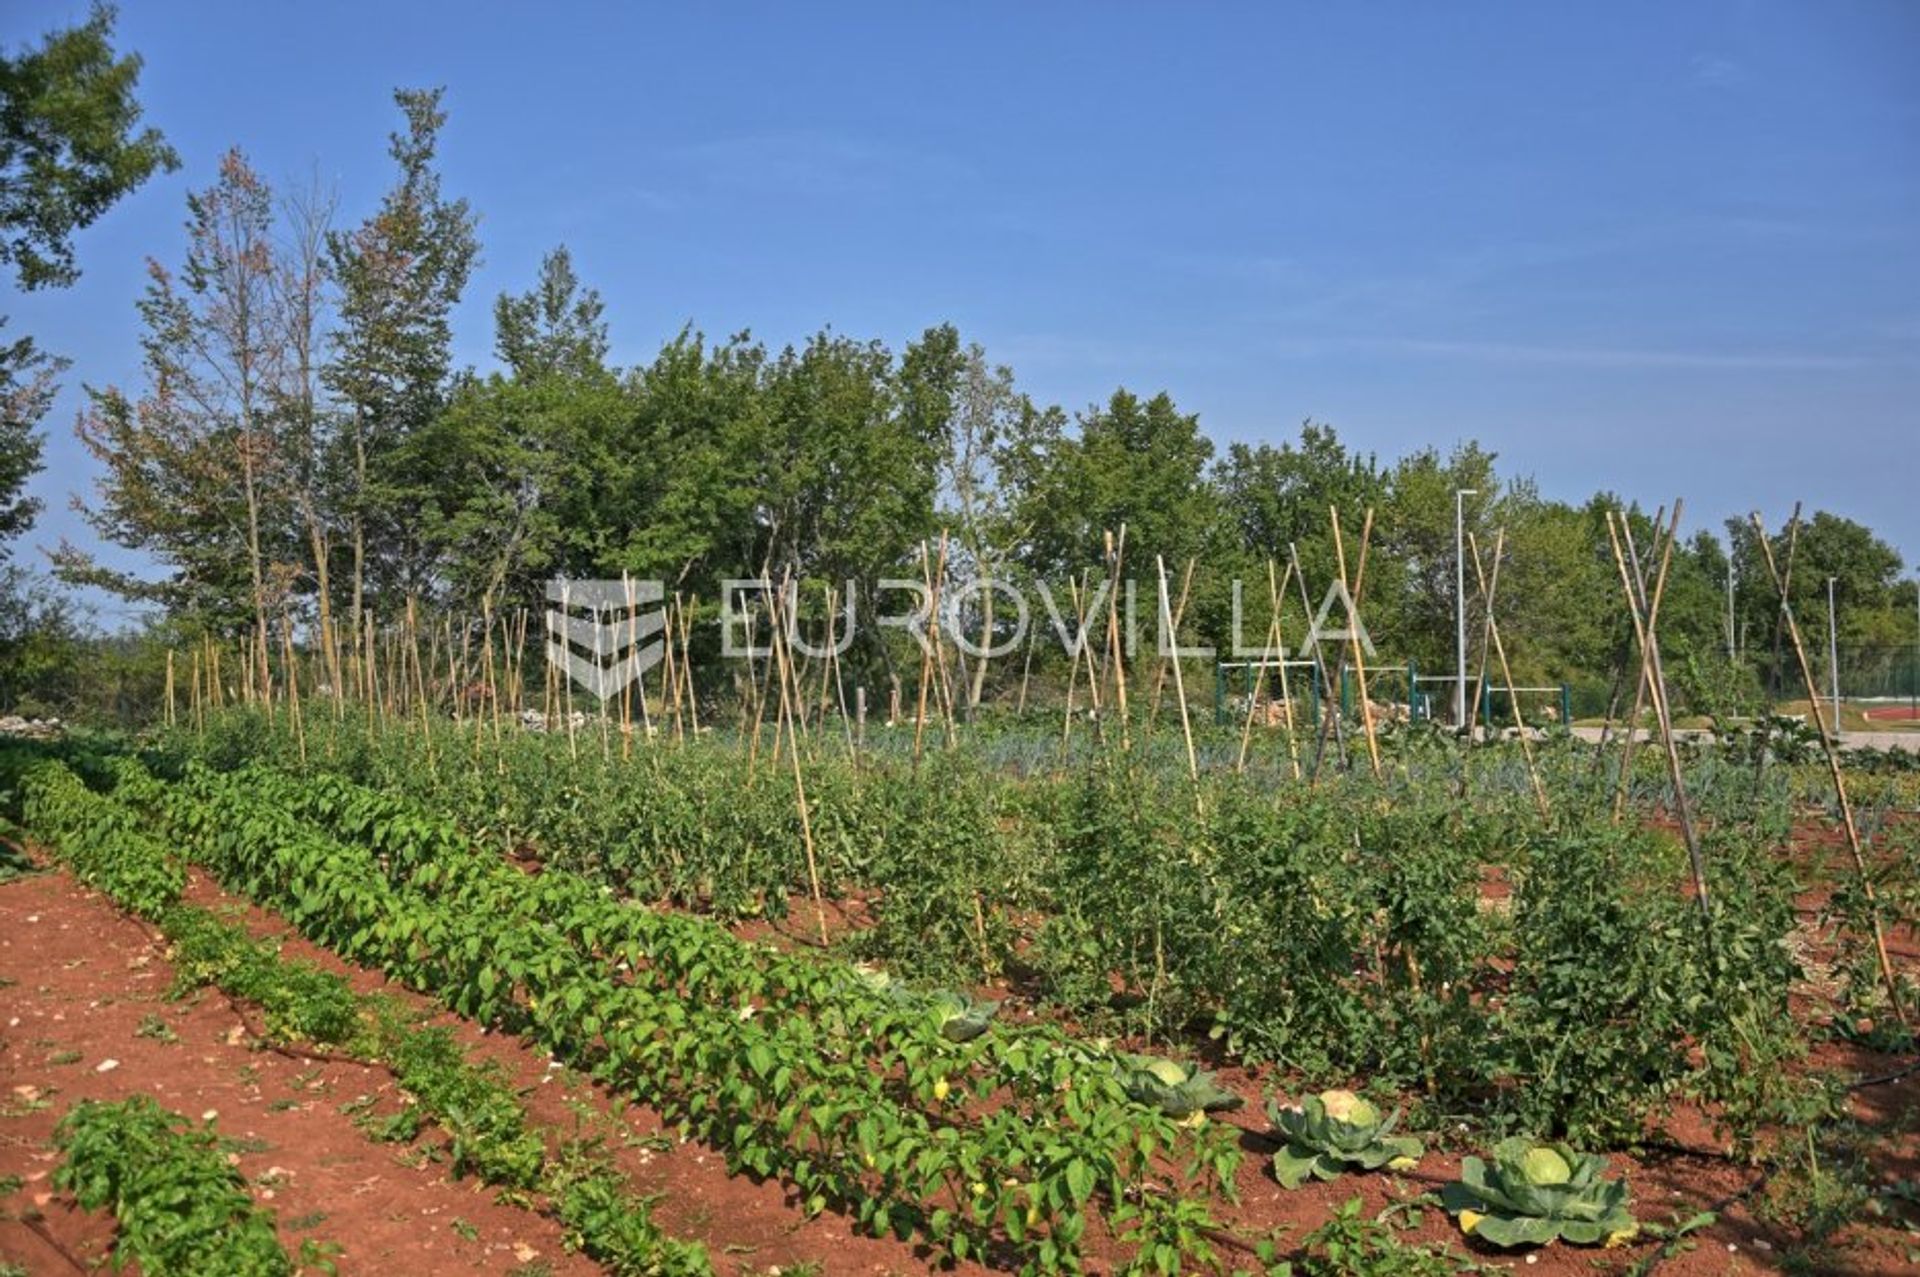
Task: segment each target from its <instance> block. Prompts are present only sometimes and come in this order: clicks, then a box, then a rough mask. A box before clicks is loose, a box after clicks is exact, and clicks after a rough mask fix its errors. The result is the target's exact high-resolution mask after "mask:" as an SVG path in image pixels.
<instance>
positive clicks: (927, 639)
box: [913, 532, 951, 771]
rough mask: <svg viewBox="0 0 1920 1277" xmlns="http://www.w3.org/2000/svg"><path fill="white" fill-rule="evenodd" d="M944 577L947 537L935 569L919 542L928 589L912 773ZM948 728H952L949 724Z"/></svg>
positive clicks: (917, 764) (924, 723)
mask: <svg viewBox="0 0 1920 1277" xmlns="http://www.w3.org/2000/svg"><path fill="white" fill-rule="evenodd" d="M946 574H947V534H946V533H945V532H942V533H941V534H940V562H939V565H938V566H937V567H936V566H934V564H933V561H932V558H931V556H930V554H929V553H928V549H927V543H926V542H925V541H922V542H921V543H920V579H921V581H922V582H923V583H924V584H925V585H926V587H927V626H926V632H925V633H923V634H922V635H921V636H920V689H919V691H918V693H917V694H916V696H915V706H914V711H913V770H915V771H918V770H920V746H921V739H922V737H923V736H924V735H925V732H926V726H927V684H928V683H929V682H930V681H933V679H934V677H935V676H934V662H935V656H936V653H938V652H939V650H940V582H941V580H942V579H943V578H944V577H945V576H946ZM949 727H951V725H949Z"/></svg>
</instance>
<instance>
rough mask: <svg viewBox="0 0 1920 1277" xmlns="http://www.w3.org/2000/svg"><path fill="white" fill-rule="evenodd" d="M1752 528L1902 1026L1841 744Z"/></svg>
mask: <svg viewBox="0 0 1920 1277" xmlns="http://www.w3.org/2000/svg"><path fill="white" fill-rule="evenodd" d="M1753 530H1754V531H1755V532H1756V533H1757V534H1758V535H1759V537H1760V549H1761V552H1762V554H1763V555H1764V557H1765V559H1766V562H1767V572H1768V573H1769V574H1770V575H1771V576H1772V577H1773V584H1774V587H1775V588H1776V589H1777V590H1779V591H1780V610H1781V614H1782V616H1784V617H1785V619H1786V626H1787V635H1788V637H1789V638H1790V639H1792V641H1793V654H1794V657H1795V659H1796V660H1797V661H1798V663H1799V666H1800V677H1801V680H1802V681H1803V682H1804V683H1805V684H1806V688H1807V701H1808V703H1809V704H1810V705H1811V706H1812V708H1813V723H1814V726H1815V727H1817V728H1819V729H1820V748H1821V749H1822V750H1824V751H1825V753H1826V755H1827V772H1828V774H1829V775H1830V776H1831V777H1832V779H1833V792H1834V795H1835V797H1837V798H1838V799H1839V800H1840V819H1841V823H1842V824H1844V825H1845V826H1846V830H1847V851H1848V853H1849V854H1850V855H1851V856H1852V857H1853V872H1854V885H1855V886H1856V887H1858V888H1859V890H1860V895H1861V898H1862V899H1864V900H1865V901H1866V902H1867V920H1868V923H1869V925H1870V926H1871V929H1872V931H1873V948H1874V954H1875V957H1876V958H1877V959H1878V961H1879V963H1880V978H1881V980H1882V981H1884V982H1885V984H1886V986H1887V1001H1888V1002H1889V1003H1890V1004H1891V1005H1892V1007H1893V1016H1894V1019H1896V1020H1898V1021H1899V1022H1900V1024H1901V1027H1903V1028H1904V1027H1906V1025H1907V1012H1906V1008H1905V1007H1904V1006H1903V1005H1902V1004H1901V1000H1900V981H1899V979H1898V978H1897V977H1896V976H1895V975H1894V971H1893V961H1892V959H1890V958H1889V957H1888V956H1887V937H1886V933H1885V931H1884V930H1883V929H1882V928H1881V926H1880V905H1879V902H1878V900H1877V899H1876V898H1875V896H1874V891H1873V876H1872V875H1871V874H1870V873H1868V871H1867V855H1866V850H1865V848H1864V847H1863V846H1862V845H1861V842H1860V825H1859V822H1857V821H1856V820H1855V819H1854V818H1853V800H1852V799H1851V798H1850V797H1849V796H1848V794H1847V777H1846V773H1845V772H1844V771H1843V770H1842V769H1841V766H1840V746H1839V744H1838V743H1837V742H1835V740H1834V739H1833V733H1832V732H1831V731H1830V730H1829V729H1828V727H1827V716H1826V713H1825V712H1824V711H1823V710H1822V709H1821V708H1820V692H1819V689H1818V688H1817V687H1816V686H1815V684H1814V681H1813V665H1812V663H1811V662H1810V661H1808V660H1807V646H1806V644H1805V643H1803V642H1801V641H1800V625H1799V623H1798V622H1797V621H1795V620H1794V616H1793V604H1792V603H1791V602H1790V601H1789V598H1788V595H1787V581H1786V577H1785V575H1784V574H1783V573H1782V572H1781V571H1780V570H1779V569H1778V568H1776V567H1775V566H1774V563H1773V544H1772V542H1770V541H1769V540H1768V538H1767V526H1766V524H1764V523H1762V522H1761V521H1760V516H1759V515H1758V514H1757V513H1756V514H1755V515H1754V516H1753Z"/></svg>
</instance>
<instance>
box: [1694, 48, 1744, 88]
mask: <svg viewBox="0 0 1920 1277" xmlns="http://www.w3.org/2000/svg"><path fill="white" fill-rule="evenodd" d="M1687 77H1688V79H1690V80H1692V81H1693V83H1694V84H1695V85H1697V86H1698V87H1700V88H1703V89H1731V88H1733V87H1734V86H1735V85H1737V84H1740V83H1742V82H1743V81H1744V80H1745V79H1746V78H1747V73H1746V70H1745V68H1743V67H1742V66H1741V65H1740V64H1739V63H1738V62H1735V61H1733V59H1731V58H1726V57H1722V56H1721V55H1719V54H1717V53H1696V54H1694V55H1693V57H1692V59H1691V60H1690V61H1689V62H1688V63H1687Z"/></svg>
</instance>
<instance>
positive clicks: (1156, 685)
mask: <svg viewBox="0 0 1920 1277" xmlns="http://www.w3.org/2000/svg"><path fill="white" fill-rule="evenodd" d="M1193 565H1194V560H1193V557H1192V556H1191V555H1189V556H1188V558H1187V570H1186V571H1185V572H1184V573H1183V574H1182V575H1181V579H1180V601H1179V602H1178V603H1175V604H1174V605H1173V628H1174V630H1175V632H1176V633H1177V632H1178V631H1179V629H1180V622H1181V621H1182V620H1184V619H1186V615H1187V597H1188V592H1189V591H1190V590H1191V589H1192V588H1193ZM1166 685H1167V667H1166V665H1165V664H1164V663H1162V664H1159V665H1156V666H1154V669H1153V702H1152V704H1150V705H1148V706H1147V725H1146V727H1145V729H1143V730H1142V731H1141V733H1140V735H1141V738H1142V740H1143V741H1144V740H1145V739H1146V738H1148V737H1151V736H1152V735H1153V725H1154V721H1155V720H1156V719H1157V718H1159V716H1160V696H1161V692H1162V690H1163V689H1164V688H1165V687H1166Z"/></svg>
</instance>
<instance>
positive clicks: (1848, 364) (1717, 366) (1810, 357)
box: [1365, 337, 1882, 372]
mask: <svg viewBox="0 0 1920 1277" xmlns="http://www.w3.org/2000/svg"><path fill="white" fill-rule="evenodd" d="M1365 344H1369V345H1377V346H1379V347H1380V348H1382V349H1387V350H1394V351H1401V352H1404V353H1406V354H1410V355H1436V356H1443V357H1448V356H1451V357H1458V358H1463V359H1475V360H1481V361H1484V362H1489V363H1507V364H1543V365H1560V366H1571V367H1584V368H1678V369H1697V370H1701V371H1739V370H1752V371H1771V372H1795V371H1800V372H1839V371H1844V370H1846V369H1851V368H1864V367H1867V366H1869V365H1871V364H1874V363H1877V362H1882V361H1878V360H1874V359H1870V358H1868V357H1866V356H1862V355H1832V354H1816V353H1811V352H1805V351H1705V350H1676V349H1668V348H1664V347H1642V348H1635V347H1622V346H1577V345H1576V346H1569V345H1538V344H1532V343H1526V342H1501V341H1447V340H1433V339H1428V338H1417V337H1396V338H1388V339H1384V340H1381V341H1378V342H1369V343H1365Z"/></svg>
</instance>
